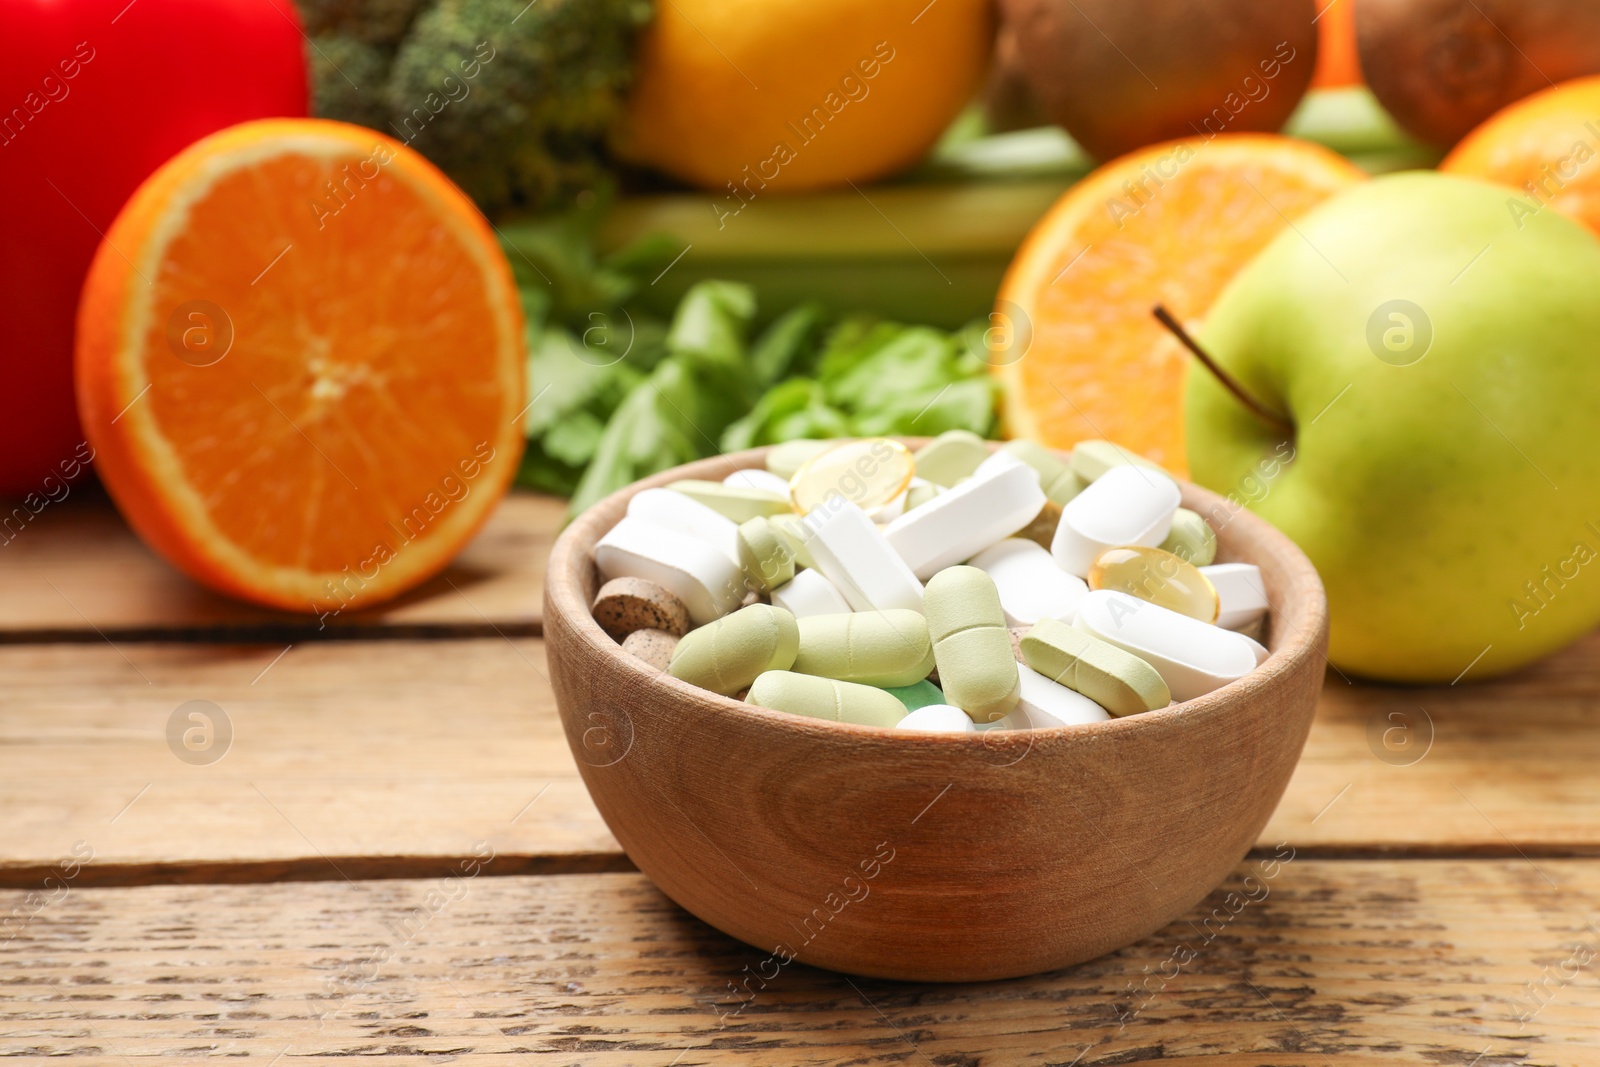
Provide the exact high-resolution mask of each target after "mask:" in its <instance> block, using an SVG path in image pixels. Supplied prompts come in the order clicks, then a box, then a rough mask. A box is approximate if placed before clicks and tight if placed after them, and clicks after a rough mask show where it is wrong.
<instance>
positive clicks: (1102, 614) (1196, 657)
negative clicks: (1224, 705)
mask: <svg viewBox="0 0 1600 1067" xmlns="http://www.w3.org/2000/svg"><path fill="white" fill-rule="evenodd" d="M1118 469H1120V468H1118ZM1112 473H1115V470H1113V471H1112ZM1109 477H1111V474H1106V475H1105V476H1104V477H1102V478H1101V481H1104V480H1105V478H1109ZM1096 484H1099V483H1096ZM1090 488H1093V486H1091V487H1090ZM1084 491H1085V492H1088V490H1084ZM1072 624H1073V625H1074V626H1076V627H1077V628H1078V629H1080V630H1082V631H1084V632H1085V633H1087V634H1091V635H1093V636H1095V637H1098V638H1100V639H1101V640H1103V641H1109V642H1111V643H1112V644H1113V645H1116V646H1117V647H1118V648H1121V649H1124V650H1125V651H1128V652H1131V653H1133V654H1134V655H1135V656H1138V657H1139V658H1140V659H1142V660H1144V661H1145V662H1146V663H1148V664H1150V666H1152V667H1154V668H1155V669H1156V672H1157V673H1159V674H1160V675H1161V680H1162V681H1164V682H1166V683H1167V688H1168V689H1170V690H1172V699H1173V700H1180V701H1181V700H1193V699H1194V698H1195V697H1197V696H1203V695H1204V694H1206V693H1209V692H1211V691H1212V690H1213V689H1218V688H1220V687H1222V686H1224V685H1227V684H1228V683H1229V682H1231V681H1233V680H1234V679H1235V678H1241V677H1243V676H1244V675H1246V674H1249V673H1250V672H1251V671H1253V670H1255V669H1256V654H1255V651H1254V650H1253V649H1252V648H1251V647H1250V645H1251V642H1250V641H1249V640H1248V639H1246V638H1245V637H1243V636H1241V635H1239V634H1236V633H1234V632H1233V631H1231V630H1224V629H1223V628H1222V627H1220V626H1213V625H1211V624H1210V623H1207V622H1201V621H1200V620H1199V619H1191V618H1190V617H1189V616H1187V615H1180V614H1178V613H1177V612H1176V611H1171V610H1169V609H1167V608H1163V607H1161V606H1159V605H1157V604H1152V603H1150V602H1149V601H1148V600H1139V599H1138V598H1136V597H1131V596H1129V595H1128V594H1127V593H1119V592H1116V591H1115V590H1111V589H1096V590H1093V591H1092V592H1090V593H1089V595H1088V596H1086V597H1084V598H1083V599H1082V600H1080V601H1079V602H1078V616H1077V618H1076V619H1074V620H1073V623H1072Z"/></svg>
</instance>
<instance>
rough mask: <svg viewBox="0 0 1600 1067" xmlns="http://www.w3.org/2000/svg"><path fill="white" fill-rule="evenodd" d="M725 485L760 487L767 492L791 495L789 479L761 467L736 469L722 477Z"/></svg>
mask: <svg viewBox="0 0 1600 1067" xmlns="http://www.w3.org/2000/svg"><path fill="white" fill-rule="evenodd" d="M722 484H723V485H731V486H734V487H736V488H739V489H759V490H761V491H762V492H765V493H777V494H779V495H781V496H785V497H787V496H788V495H789V479H787V478H780V477H779V476H778V475H776V474H773V473H772V472H771V471H764V470H762V469H761V468H760V467H746V468H744V469H743V470H736V471H734V472H733V473H732V474H730V475H728V476H727V477H726V478H724V479H722Z"/></svg>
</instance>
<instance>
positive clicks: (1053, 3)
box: [1000, 0, 1317, 159]
mask: <svg viewBox="0 0 1600 1067" xmlns="http://www.w3.org/2000/svg"><path fill="white" fill-rule="evenodd" d="M1000 8H1001V11H1002V12H1003V15H1004V19H1005V21H1006V23H1007V25H1008V26H1009V27H1010V28H1011V31H1012V32H1013V33H1014V34H1015V39H1016V42H1017V50H1018V54H1019V55H1020V57H1021V61H1022V67H1023V69H1024V70H1025V71H1026V72H1027V77H1028V82H1029V84H1030V85H1031V86H1032V88H1033V92H1034V96H1035V98H1036V99H1037V100H1038V102H1039V107H1040V110H1041V111H1042V112H1043V113H1044V114H1045V115H1047V116H1048V117H1049V118H1050V119H1051V121H1053V122H1056V123H1059V124H1060V125H1061V126H1062V127H1064V128H1065V129H1066V130H1067V132H1068V133H1070V134H1072V136H1073V138H1074V139H1075V140H1076V141H1077V142H1078V143H1079V144H1081V145H1082V146H1083V147H1084V148H1085V149H1086V150H1087V151H1088V152H1089V154H1090V155H1092V156H1095V157H1096V158H1098V159H1111V158H1112V157H1114V156H1119V155H1122V154H1123V153H1124V152H1129V151H1132V150H1133V149H1135V148H1139V147H1141V146H1143V145H1147V144H1154V143H1156V142H1158V141H1167V140H1171V139H1173V138H1176V137H1191V136H1201V137H1204V136H1209V135H1213V134H1218V133H1223V132H1228V133H1239V132H1244V131H1251V130H1277V129H1279V128H1280V127H1282V126H1283V124H1284V122H1285V120H1287V119H1288V117H1289V115H1290V113H1291V112H1293V111H1294V108H1295V105H1296V104H1297V103H1299V101H1300V97H1301V96H1302V95H1304V93H1305V91H1306V87H1307V86H1308V85H1309V84H1310V83H1311V75H1312V71H1313V68H1314V67H1315V66H1316V58H1317V28H1316V26H1315V25H1314V24H1313V21H1312V20H1313V19H1314V18H1315V17H1316V13H1317V12H1316V6H1315V4H1314V2H1313V0H1278V2H1274V3H1271V4H1260V3H1255V2H1253V0H1169V2H1167V3H1163V4H1161V5H1160V8H1159V14H1158V13H1157V12H1156V11H1155V10H1152V9H1150V8H1147V7H1145V6H1144V5H1141V4H1132V3H1128V2H1126V0H1000Z"/></svg>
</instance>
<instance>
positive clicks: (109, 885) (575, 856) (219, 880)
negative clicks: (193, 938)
mask: <svg viewBox="0 0 1600 1067" xmlns="http://www.w3.org/2000/svg"><path fill="white" fill-rule="evenodd" d="M1274 852H1275V850H1274V848H1271V847H1267V846H1263V845H1257V846H1256V847H1255V848H1252V849H1251V850H1250V851H1249V852H1248V853H1246V854H1245V857H1244V859H1243V860H1241V861H1240V862H1243V863H1249V862H1253V861H1257V860H1266V859H1271V858H1272V857H1273V855H1274ZM1295 855H1296V856H1298V857H1300V858H1302V859H1307V860H1315V861H1317V862H1319V863H1373V862H1399V861H1418V862H1458V863H1476V862H1496V863H1498V862H1509V861H1518V860H1524V861H1527V862H1530V863H1531V862H1534V861H1543V860H1593V859H1600V846H1593V847H1573V846H1570V845H1565V844H1551V845H1505V846H1500V847H1496V846H1494V845H1484V846H1481V847H1461V846H1458V845H1441V846H1436V847H1435V846H1428V845H1405V846H1396V847H1393V848H1343V847H1338V846H1333V847H1329V846H1321V845H1314V844H1313V845H1296V846H1295ZM473 858H474V857H473V856H472V855H470V854H469V853H466V852H463V853H461V854H460V855H459V856H452V855H447V854H441V855H430V856H369V855H349V856H307V857H300V858H295V859H284V860H244V859H240V860H214V861H204V862H196V863H92V864H88V865H86V866H84V867H83V868H82V869H81V870H80V871H79V872H78V873H77V874H76V875H74V876H73V879H72V885H73V887H74V888H78V889H126V888H134V887H140V886H159V885H264V884H273V883H280V882H339V881H344V882H352V883H354V882H386V881H399V880H410V879H422V878H444V877H449V876H451V875H452V874H453V873H454V872H456V871H458V870H460V869H461V866H462V865H463V864H465V863H469V862H471V861H472V860H473ZM637 871H638V868H637V867H635V866H634V864H633V861H632V860H631V859H629V858H628V856H627V854H626V853H623V852H589V853H580V852H573V853H561V854H550V853H505V852H497V853H496V854H495V858H494V864H493V868H492V869H488V868H486V869H485V870H484V871H483V873H482V874H481V875H480V876H479V877H484V878H506V877H525V876H540V877H543V876H552V877H560V876H562V875H574V874H620V873H632V872H637ZM59 877H60V869H59V862H52V863H49V864H37V863H34V864H13V865H8V866H0V890H5V889H24V890H35V889H38V888H39V887H41V886H44V885H53V884H54V882H55V881H57V880H59Z"/></svg>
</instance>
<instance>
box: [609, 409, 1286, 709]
mask: <svg viewBox="0 0 1600 1067" xmlns="http://www.w3.org/2000/svg"><path fill="white" fill-rule="evenodd" d="M1180 495H1181V494H1180V491H1179V488H1178V484H1177V482H1175V481H1174V480H1173V479H1172V477H1171V476H1170V475H1168V474H1167V473H1166V472H1165V471H1163V470H1162V469H1161V468H1159V467H1157V466H1155V465H1153V464H1151V463H1149V462H1147V461H1145V460H1143V459H1140V458H1139V457H1137V456H1134V455H1132V454H1130V453H1128V452H1126V451H1125V450H1123V449H1121V448H1118V447H1117V446H1115V445H1113V444H1111V443H1110V442H1106V441H1086V442H1083V443H1081V444H1079V445H1078V446H1077V448H1075V449H1074V450H1073V453H1072V456H1071V459H1070V461H1064V460H1062V459H1061V458H1059V457H1058V456H1057V455H1056V454H1055V453H1053V452H1050V451H1048V450H1047V449H1044V448H1041V447H1039V446H1038V445H1034V444H1032V443H1030V442H1027V441H1012V442H1009V443H1008V444H1006V445H1005V446H1004V447H1003V448H1001V449H999V450H998V451H991V450H990V448H989V446H988V444H987V443H986V442H984V441H983V440H982V439H981V438H979V437H977V436H976V435H974V434H970V433H966V432H964V431H952V432H950V433H946V434H943V435H941V436H940V437H937V438H935V439H934V440H933V441H931V442H929V443H928V444H927V445H925V446H924V447H923V448H921V449H919V450H918V451H917V452H915V453H912V452H911V451H909V450H908V449H907V448H906V447H905V446H904V445H902V444H900V443H899V442H896V441H892V440H889V439H887V438H870V439H865V440H850V441H842V442H841V441H792V442H789V443H787V444H783V445H778V446H776V447H774V448H773V449H771V450H770V451H769V453H768V456H767V469H766V470H759V469H747V470H739V471H735V472H734V473H733V474H731V475H729V476H728V477H727V478H726V479H725V480H723V481H721V482H714V481H695V480H688V481H679V482H674V483H672V484H671V485H670V486H668V487H666V488H661V489H645V490H642V491H640V492H639V493H636V494H635V495H634V497H633V498H632V500H631V501H630V502H629V504H628V511H627V515H626V516H625V517H624V518H623V519H622V521H621V522H619V523H617V525H616V526H614V527H613V528H612V529H611V530H610V531H609V532H608V533H606V535H605V536H604V537H602V538H601V539H600V541H599V542H598V543H597V544H596V545H595V549H594V562H595V565H596V567H597V569H598V570H599V572H600V575H601V577H602V578H603V579H604V584H603V585H602V586H601V588H600V590H599V593H598V595H597V596H596V598H595V601H594V605H593V611H594V617H595V620H596V621H597V622H598V623H599V624H600V625H601V627H602V628H603V629H604V630H605V631H606V633H608V634H610V635H611V636H612V637H613V638H614V639H616V640H618V641H620V642H621V643H622V647H623V648H624V649H625V650H627V651H628V652H630V653H632V654H633V655H635V656H638V657H639V658H640V659H642V660H644V661H645V662H647V663H650V664H652V665H654V666H655V667H656V668H657V669H660V670H664V671H667V672H669V673H670V674H671V675H672V676H673V677H675V678H679V679H682V680H683V681H685V682H688V683H690V684H692V685H697V686H700V687H701V688H703V689H709V690H711V691H712V692H714V693H720V694H722V695H724V696H728V697H735V698H738V699H743V700H745V701H746V702H748V703H750V704H753V705H758V706H760V707H764V708H772V709H775V710H778V711H785V712H790V713H793V714H798V715H809V716H814V717H817V718H823V719H833V720H836V721H839V722H850V723H857V724H861V725H867V726H884V727H898V728H900V729H909V730H928V731H940V732H962V731H973V730H985V729H1030V728H1042V727H1051V726H1063V725H1073V724H1081V723H1090V722H1097V721H1100V720H1103V719H1107V718H1111V717H1113V716H1123V715H1137V714H1139V713H1140V712H1144V711H1151V710H1154V709H1157V708H1164V707H1166V706H1167V705H1168V704H1170V703H1172V702H1173V701H1184V700H1191V699H1193V698H1195V697H1197V696H1200V695H1202V694H1204V693H1208V692H1210V691H1211V690H1213V689H1216V688H1218V687H1219V686H1222V685H1226V684H1227V683H1228V682H1231V681H1233V680H1234V679H1236V678H1239V677H1241V676H1243V675H1245V674H1247V673H1249V672H1250V671H1252V670H1254V669H1255V668H1256V667H1257V666H1258V665H1259V664H1260V663H1261V661H1262V660H1264V659H1265V658H1266V655H1267V651H1266V649H1265V648H1263V647H1262V646H1261V644H1260V643H1259V642H1257V641H1256V640H1255V639H1254V638H1253V637H1251V636H1249V631H1251V630H1253V629H1255V628H1257V627H1258V626H1259V625H1260V623H1261V620H1262V619H1263V617H1264V616H1265V613H1266V609H1267V601H1266V596H1265V593H1264V587H1263V585H1262V581H1261V573H1260V571H1259V570H1258V569H1257V568H1256V567H1255V566H1254V565H1252V564H1247V563H1221V564H1218V563H1215V562H1214V559H1215V557H1216V551H1217V540H1216V535H1215V533H1214V532H1213V531H1212V530H1211V528H1210V527H1209V526H1208V525H1207V524H1206V521H1205V519H1204V518H1202V517H1201V516H1200V515H1198V514H1196V513H1195V512H1193V511H1190V510H1188V509H1186V508H1183V507H1180V506H1179V500H1180Z"/></svg>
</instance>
